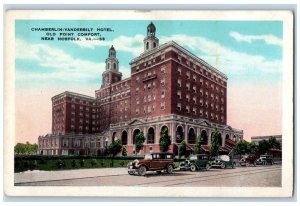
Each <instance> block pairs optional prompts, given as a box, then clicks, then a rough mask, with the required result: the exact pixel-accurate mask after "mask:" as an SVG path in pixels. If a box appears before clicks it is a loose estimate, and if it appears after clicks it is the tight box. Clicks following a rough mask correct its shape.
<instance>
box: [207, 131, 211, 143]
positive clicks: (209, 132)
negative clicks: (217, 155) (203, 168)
mask: <svg viewBox="0 0 300 206" xmlns="http://www.w3.org/2000/svg"><path fill="white" fill-rule="evenodd" d="M211 132H212V131H211V130H207V133H206V134H207V139H208V145H209V146H210V145H211Z"/></svg>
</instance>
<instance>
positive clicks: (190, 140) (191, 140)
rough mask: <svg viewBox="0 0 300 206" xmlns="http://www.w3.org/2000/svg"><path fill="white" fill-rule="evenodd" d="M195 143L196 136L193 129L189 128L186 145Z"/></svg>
mask: <svg viewBox="0 0 300 206" xmlns="http://www.w3.org/2000/svg"><path fill="white" fill-rule="evenodd" d="M195 141H196V134H195V130H194V128H190V130H189V136H188V143H189V144H195Z"/></svg>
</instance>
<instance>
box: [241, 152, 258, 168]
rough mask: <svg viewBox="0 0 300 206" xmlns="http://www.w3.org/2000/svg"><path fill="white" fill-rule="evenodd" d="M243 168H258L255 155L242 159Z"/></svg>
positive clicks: (245, 156)
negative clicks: (251, 166)
mask: <svg viewBox="0 0 300 206" xmlns="http://www.w3.org/2000/svg"><path fill="white" fill-rule="evenodd" d="M239 163H240V165H241V166H246V167H248V166H250V165H253V166H256V157H255V156H254V155H244V156H243V157H242V159H241V160H240V161H239Z"/></svg>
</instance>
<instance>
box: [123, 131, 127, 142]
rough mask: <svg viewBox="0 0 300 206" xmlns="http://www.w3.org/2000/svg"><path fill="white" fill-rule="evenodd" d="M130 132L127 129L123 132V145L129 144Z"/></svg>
mask: <svg viewBox="0 0 300 206" xmlns="http://www.w3.org/2000/svg"><path fill="white" fill-rule="evenodd" d="M127 137H128V134H127V132H126V131H123V132H122V145H127V139H128V138H127Z"/></svg>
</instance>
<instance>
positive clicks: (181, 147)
mask: <svg viewBox="0 0 300 206" xmlns="http://www.w3.org/2000/svg"><path fill="white" fill-rule="evenodd" d="M185 154H186V142H185V141H184V140H183V141H182V142H181V143H180V145H179V154H178V158H179V159H180V155H181V156H182V155H184V156H185Z"/></svg>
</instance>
